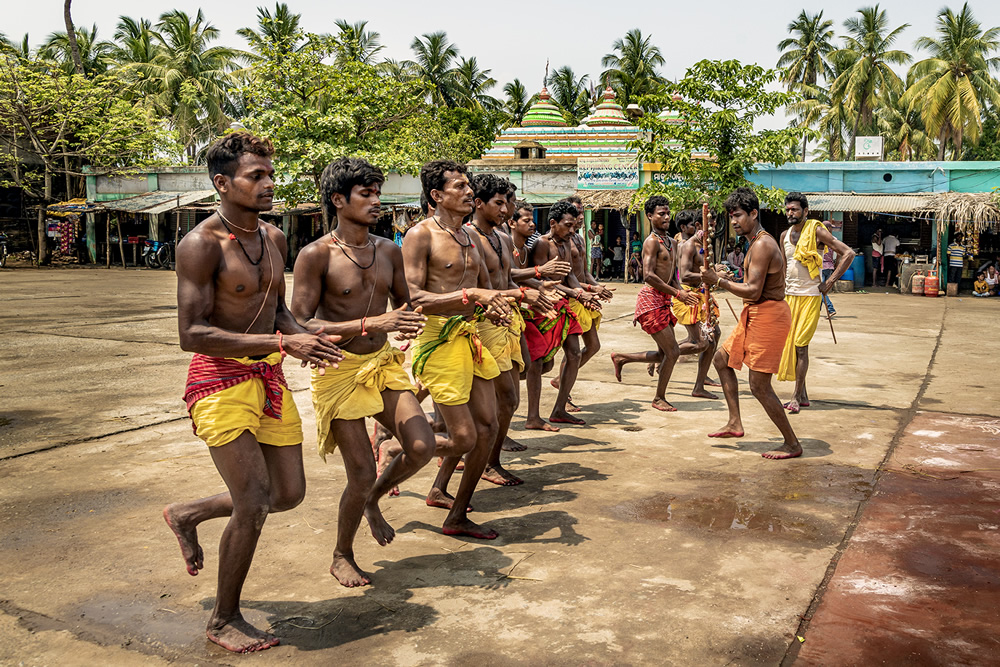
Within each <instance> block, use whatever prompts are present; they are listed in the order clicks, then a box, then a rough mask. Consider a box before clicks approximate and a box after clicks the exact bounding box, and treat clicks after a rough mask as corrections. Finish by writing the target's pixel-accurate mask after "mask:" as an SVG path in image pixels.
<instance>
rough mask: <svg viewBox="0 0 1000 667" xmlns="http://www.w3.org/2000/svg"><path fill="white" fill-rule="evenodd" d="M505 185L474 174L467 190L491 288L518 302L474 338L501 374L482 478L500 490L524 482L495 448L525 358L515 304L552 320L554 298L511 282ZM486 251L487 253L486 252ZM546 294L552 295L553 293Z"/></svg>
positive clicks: (515, 401)
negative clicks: (502, 321)
mask: <svg viewBox="0 0 1000 667" xmlns="http://www.w3.org/2000/svg"><path fill="white" fill-rule="evenodd" d="M509 185H510V183H509V181H506V180H504V179H501V178H500V177H498V176H495V175H493V174H477V175H475V176H473V178H472V191H473V193H474V197H475V200H474V201H475V206H476V209H475V212H474V213H473V215H472V222H471V223H470V225H469V227H470V228H471V229H472V230H474V231H475V232H476V234H475V236H477V237H478V241H477V245H478V247H480V248H482V249H483V253H484V255H485V257H484V260H485V262H486V270H487V272H488V273H489V276H490V285H491V287H492V288H493V289H495V290H500V291H503V292H504V293H505V294H507V295H508V296H512V297H514V298H516V299H517V302H518V307H517V308H513V309H512V310H511V321H510V324H509V325H507V326H505V327H504V326H497V325H495V324H493V323H492V322H490V321H489V320H483V321H481V322H479V323H478V328H479V337H480V339H482V341H483V344H484V345H485V346H486V349H488V350H489V351H490V353H491V354H492V355H493V357H494V359H496V361H497V366H498V367H499V369H500V375H499V376H498V377H497V378H496V379H495V380H493V386H494V389H495V390H496V399H497V415H496V420H497V425H498V431H497V438H496V442H494V443H493V446H492V448H491V449H490V457H489V460H488V461H487V463H486V471H485V472H484V473H483V479H484V480H486V481H487V482H492V483H493V484H499V485H502V486H514V485H517V484H521V483H522V482H523V480H521V479H520V478H519V477H517V476H515V475H513V474H511V473H510V472H508V471H507V470H505V469H504V468H503V466H502V465H501V463H500V450H501V447H502V445H503V443H504V440H505V439H506V437H507V432H508V430H509V429H510V420H511V418H512V417H513V416H514V411H515V410H517V406H518V403H519V402H520V391H519V388H520V387H519V386H520V383H521V380H520V375H521V373H522V372H523V371H524V359H523V358H522V356H521V339H522V337H523V333H524V318H523V316H522V315H521V308H520V306H524V307H525V308H528V309H531V310H537V311H538V312H541V313H548V314H550V315H552V316H553V317H554V316H555V312H554V311H553V310H552V305H553V300H555V299H552V300H550V299H549V298H548V297H547V296H545V295H543V294H542V293H541V292H540V291H539V289H538V288H540V287H542V285H541V284H540V283H539V282H538V281H537V280H534V279H533V278H531V279H526V280H522V282H523V283H525V286H524V287H523V288H519V287H518V286H517V285H516V284H515V283H514V281H513V279H512V278H511V267H512V265H513V263H514V252H513V251H514V246H513V243H511V240H510V237H509V236H507V235H506V234H504V233H502V232H499V231H498V229H499V228H500V226H501V222H502V221H503V220H505V219H506V217H507V216H506V211H505V209H506V207H507V204H508V202H507V199H506V196H507V195H506V192H507V191H508V190H507V188H508V186H509ZM487 247H489V250H486V248H487ZM532 283H533V284H532ZM529 284H530V285H531V286H530V287H529V286H528V285H529ZM547 291H548V292H549V293H550V294H551V295H552V296H553V297H554V296H555V292H554V291H553V290H551V289H548V290H547Z"/></svg>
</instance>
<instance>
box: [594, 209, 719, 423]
mask: <svg viewBox="0 0 1000 667" xmlns="http://www.w3.org/2000/svg"><path fill="white" fill-rule="evenodd" d="M643 208H644V210H645V212H646V217H647V218H649V223H650V225H651V226H652V228H653V231H652V233H651V234H650V235H649V237H648V238H647V239H646V240H645V241H644V242H643V244H642V274H643V279H644V281H645V283H646V284H645V285H644V286H643V288H642V289H641V290H639V295H638V296H637V297H636V301H635V320H634V321H633V324H635V323H636V322H637V323H638V324H639V326H641V327H642V330H643V331H645V332H646V333H647V334H649V335H650V336H652V337H653V340H654V341H655V342H656V347H657V349H656V351H654V352H632V353H618V352H614V353H612V354H611V362H612V363H613V364H614V366H615V377H616V378H617V379H618V381H619V382H621V381H622V367H623V366H624V365H625V364H627V363H631V362H639V361H641V362H644V363H647V364H656V365H658V366H659V369H660V377H659V379H658V380H657V383H656V396H654V397H653V407H654V408H656V409H657V410H662V411H663V412H674V411H676V410H677V408H675V407H674V406H673V405H671V404H670V403H669V402H667V398H666V391H667V383H669V382H670V375H671V373H673V370H674V364H675V363H677V358H678V357H679V356H680V348H679V346H678V345H677V339H676V338H675V337H674V324H676V323H677V318H676V317H675V316H674V313H673V311H672V310H671V307H670V306H671V301H672V300H673V299H680V300H681V301H683V302H684V303H686V304H688V306H690V307H692V308H693V307H697V305H698V304H699V303H700V301H699V299H698V297H697V296H696V295H695V294H694V292H691V291H688V290H684V289H682V288H681V284H680V282H679V281H678V280H677V262H678V259H679V254H680V253H679V250H678V243H677V241H675V240H674V239H672V238H670V202H669V201H668V200H667V198H666V197H664V196H662V195H653V196H652V197H650V198H649V199H647V200H646V204H645V206H644V207H643Z"/></svg>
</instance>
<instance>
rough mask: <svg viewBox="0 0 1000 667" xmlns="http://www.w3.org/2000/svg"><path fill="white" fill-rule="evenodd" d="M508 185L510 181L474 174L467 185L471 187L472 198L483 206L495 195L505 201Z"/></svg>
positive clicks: (493, 176)
mask: <svg viewBox="0 0 1000 667" xmlns="http://www.w3.org/2000/svg"><path fill="white" fill-rule="evenodd" d="M509 183H510V181H508V180H506V179H503V178H500V177H499V176H497V175H496V174H476V175H475V176H473V177H472V180H471V181H470V183H469V184H470V185H471V186H472V193H473V196H474V197H475V198H476V199H478V200H479V201H481V202H483V203H484V204H485V203H486V202H488V201H489V200H491V199H493V197H495V196H497V195H500V196H502V197H503V198H504V199H506V198H507V192H508V189H507V185H508V184H509Z"/></svg>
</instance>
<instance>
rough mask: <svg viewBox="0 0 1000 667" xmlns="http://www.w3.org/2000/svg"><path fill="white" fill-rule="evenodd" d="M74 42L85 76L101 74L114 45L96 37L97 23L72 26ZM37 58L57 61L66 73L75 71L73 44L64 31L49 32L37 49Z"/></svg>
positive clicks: (106, 66)
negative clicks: (77, 26) (79, 26)
mask: <svg viewBox="0 0 1000 667" xmlns="http://www.w3.org/2000/svg"><path fill="white" fill-rule="evenodd" d="M73 32H74V33H75V35H76V43H77V46H78V47H79V51H80V64H81V65H82V67H83V73H84V74H85V75H86V76H93V75H95V74H103V73H105V72H107V71H108V66H109V65H110V61H111V54H112V52H113V51H114V48H115V45H114V44H112V43H111V42H108V41H105V40H100V39H98V38H97V24H94V25H93V26H91V28H90V30H87V29H86V28H74V30H73ZM38 58H39V59H41V60H54V61H56V62H57V63H59V67H60V69H62V70H63V71H64V72H66V73H67V74H72V73H74V72H75V71H76V64H75V63H74V62H73V46H72V43H71V41H70V38H69V35H67V34H66V32H64V31H62V32H54V33H52V34H50V35H49V36H48V37H47V38H46V39H45V43H44V44H42V46H41V47H40V48H39V49H38Z"/></svg>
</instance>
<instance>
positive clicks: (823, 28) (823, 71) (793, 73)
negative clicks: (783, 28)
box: [778, 10, 834, 161]
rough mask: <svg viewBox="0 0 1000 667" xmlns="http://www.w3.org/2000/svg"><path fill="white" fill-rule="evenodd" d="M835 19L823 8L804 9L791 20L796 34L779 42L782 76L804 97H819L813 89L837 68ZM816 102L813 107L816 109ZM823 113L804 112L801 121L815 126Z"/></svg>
mask: <svg viewBox="0 0 1000 667" xmlns="http://www.w3.org/2000/svg"><path fill="white" fill-rule="evenodd" d="M832 28H833V21H831V20H829V19H827V20H823V12H822V11H820V12H819V13H818V14H813V15H810V14H809V13H808V12H806V11H805V10H803V11H802V12H801V13H800V14H799V15H798V17H796V19H795V20H794V21H792V22H791V23H789V24H788V32H789V33H790V34H792V35H794V37H789V38H787V39H784V40H782V41H781V42H780V43H779V44H778V50H779V51H781V52H782V53H781V56H780V57H779V58H778V67H782V68H784V73H783V74H782V77H781V80H782V81H783V82H784V83H785V84H786V85H787V86H788V89H789V91H792V92H799V93H800V94H801V95H802V97H803V98H804V100H809V99H815V97H813V96H812V95H813V93H812V91H813V90H814V89H815V88H816V87H817V86H818V84H819V83H820V79H821V78H823V79H826V80H829V79H830V78H831V76H832V74H833V68H832V67H831V66H830V63H829V62H828V57H829V55H830V54H831V53H832V52H833V50H834V47H833V42H832V40H833V29H832ZM815 108H816V105H812V106H811V107H810V109H811V110H814V109H815ZM820 117H821V116H819V115H817V114H815V113H812V114H807V115H800V116H799V118H798V123H799V124H800V125H801V124H803V123H805V127H814V126H815V125H816V124H817V123H818V122H819V120H820ZM807 149H808V139H805V138H804V139H803V141H802V160H803V161H805V159H806V151H807Z"/></svg>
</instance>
